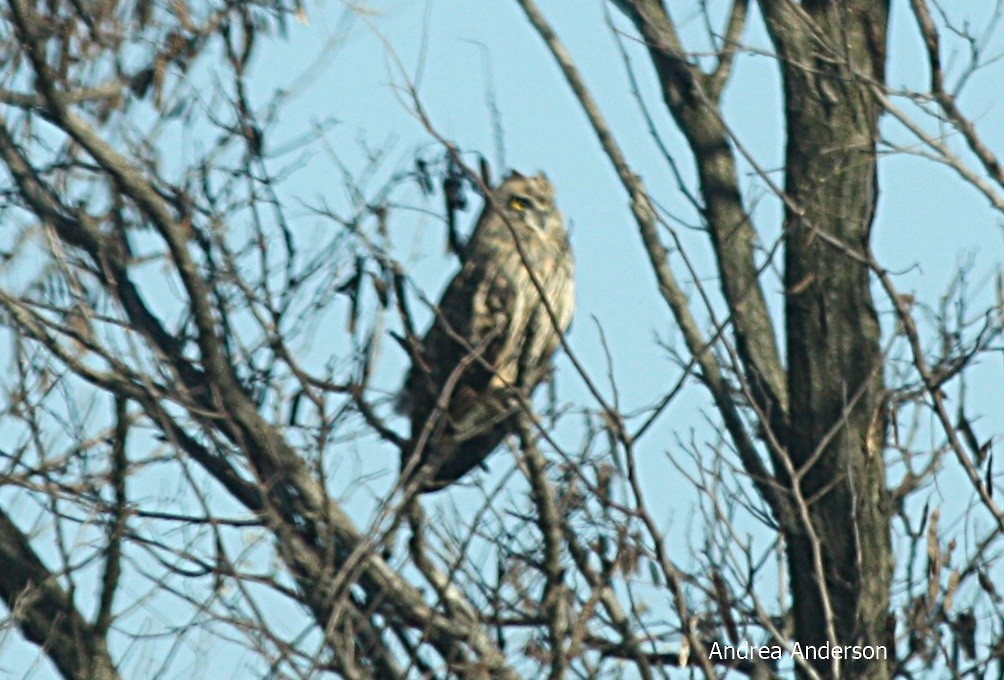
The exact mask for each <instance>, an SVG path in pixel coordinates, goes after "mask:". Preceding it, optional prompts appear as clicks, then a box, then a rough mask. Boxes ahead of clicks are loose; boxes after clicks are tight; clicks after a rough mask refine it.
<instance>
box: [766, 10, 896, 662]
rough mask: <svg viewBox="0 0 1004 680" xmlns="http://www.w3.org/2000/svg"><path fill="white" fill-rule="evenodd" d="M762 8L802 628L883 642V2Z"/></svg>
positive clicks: (887, 571)
mask: <svg viewBox="0 0 1004 680" xmlns="http://www.w3.org/2000/svg"><path fill="white" fill-rule="evenodd" d="M763 5H764V9H765V12H766V14H767V17H768V22H769V26H770V30H771V36H772V39H773V41H774V44H775V46H776V48H777V50H778V52H779V55H780V58H781V68H782V72H783V76H784V87H785V116H786V129H787V138H788V146H787V153H786V164H785V167H786V180H785V190H786V192H787V194H788V196H789V198H790V203H789V205H788V208H787V213H786V219H785V231H786V236H785V284H786V288H787V291H786V292H787V294H786V305H785V311H786V330H787V334H786V335H787V342H788V359H789V369H788V394H789V403H791V404H792V409H791V414H790V429H789V436H788V437H787V444H788V451H789V454H790V456H791V459H792V462H793V464H794V466H795V469H796V470H798V471H799V472H800V473H801V493H802V495H803V496H804V497H805V498H806V499H808V503H809V506H808V507H809V515H810V517H811V521H812V530H813V531H814V532H815V535H816V537H817V538H818V541H819V543H820V547H821V557H822V565H823V569H824V574H823V581H824V583H825V589H821V587H820V586H821V584H820V580H819V578H818V576H817V573H816V568H815V566H814V564H813V561H812V559H811V558H810V556H811V555H812V547H811V544H812V541H813V540H814V539H813V538H812V536H811V535H810V532H809V531H794V532H792V534H791V535H789V536H788V537H787V539H788V560H789V569H790V572H791V588H792V596H793V600H794V618H795V629H796V637H797V638H798V639H799V640H800V641H802V642H804V643H807V644H823V643H824V642H826V641H827V640H829V641H830V643H831V644H832V643H839V644H845V645H847V644H861V645H864V644H869V645H880V644H884V643H887V642H890V641H891V635H889V634H888V632H887V630H886V628H887V623H886V621H887V616H888V614H887V612H888V608H889V587H890V581H891V577H892V556H891V548H890V538H889V511H888V509H887V508H886V507H885V504H884V503H883V497H884V492H885V490H886V485H885V462H884V459H883V456H882V447H881V437H882V436H883V435H884V431H885V422H884V421H885V414H884V410H883V405H882V398H883V391H884V388H883V374H882V363H883V362H882V356H881V351H880V347H879V325H878V320H877V317H876V313H875V307H874V304H873V302H872V296H871V292H870V290H869V267H868V264H867V252H868V242H869V236H870V230H871V226H872V219H873V216H874V213H875V202H876V198H877V178H876V146H875V145H876V140H877V137H878V135H877V124H878V123H877V121H878V115H879V107H878V105H877V102H876V100H875V97H874V95H873V93H872V83H877V84H880V83H882V82H883V79H884V62H885V40H886V26H887V23H888V5H887V3H884V2H871V1H868V2H850V3H830V2H805V3H802V4H801V5H795V4H794V3H788V2H765V3H763ZM873 440H876V441H873ZM824 590H825V595H824ZM827 600H828V602H827ZM827 609H830V611H827ZM830 617H832V631H828V630H827V628H828V619H830ZM834 634H835V635H836V638H837V639H836V640H833V639H831V636H832V635H834ZM814 663H815V665H816V667H817V670H818V671H819V672H820V674H821V675H823V676H824V677H829V676H831V675H832V674H833V673H834V671H835V670H836V669H835V668H833V667H832V666H831V665H830V662H829V661H820V662H814ZM841 675H844V676H846V677H855V678H885V677H889V669H888V668H886V666H885V665H884V663H883V662H874V663H870V664H869V663H866V662H862V663H861V665H856V666H855V665H852V666H850V667H848V668H846V669H843V670H842V672H841Z"/></svg>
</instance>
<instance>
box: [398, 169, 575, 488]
mask: <svg viewBox="0 0 1004 680" xmlns="http://www.w3.org/2000/svg"><path fill="white" fill-rule="evenodd" d="M517 241H518V242H519V244H520V246H521V249H522V251H523V254H522V255H521V254H520V249H518V248H517V246H516V243H517ZM531 269H532V270H533V272H534V274H535V275H536V278H537V281H538V283H539V284H540V289H539V290H538V287H537V286H535V285H534V282H533V278H532V277H531V275H530V270H531ZM541 292H543V293H544V295H545V296H546V298H547V301H548V303H549V305H550V307H551V310H552V312H553V318H552V317H551V315H550V314H548V311H547V308H546V307H545V305H544V303H543V301H542V299H541ZM574 307H575V280H574V276H573V265H572V252H571V248H570V246H569V242H568V232H567V231H566V230H565V225H564V222H563V218H562V216H561V213H560V212H559V211H558V209H557V208H556V207H555V204H554V186H553V185H552V184H551V182H550V180H548V178H547V176H546V175H544V174H543V173H541V174H539V175H537V176H535V177H526V176H524V175H521V174H520V173H518V172H513V173H511V174H510V175H508V176H507V177H506V178H505V179H504V180H503V181H502V183H501V184H499V185H498V186H497V187H496V188H495V189H494V190H492V191H491V194H490V196H489V197H488V199H487V200H486V202H485V208H484V211H483V212H482V213H481V217H480V218H479V219H478V222H477V225H475V227H474V231H473V232H472V234H471V237H470V239H469V240H468V242H467V244H466V246H465V247H464V251H463V257H462V268H461V270H460V271H459V272H458V273H457V274H456V276H454V277H453V280H452V281H450V283H449V285H448V286H447V287H446V291H445V292H444V293H443V296H442V298H441V300H440V302H439V305H438V306H437V308H436V317H435V319H434V320H433V322H432V326H431V327H430V328H429V330H428V332H427V333H426V334H425V337H424V339H423V341H422V344H421V348H420V349H419V351H418V352H416V353H415V356H413V365H412V366H411V368H410V369H409V371H408V374H407V377H406V378H405V382H404V386H403V388H402V390H401V394H400V399H399V402H398V407H399V410H400V411H401V412H402V413H404V414H406V415H407V416H409V418H410V419H411V438H410V444H409V446H407V447H406V448H405V450H404V453H403V455H402V461H401V469H402V471H404V470H405V469H406V468H407V467H408V466H409V464H411V463H412V461H413V460H414V459H415V458H417V462H416V463H415V465H414V468H413V469H414V471H417V470H419V469H422V468H424V467H425V466H431V467H432V468H434V469H433V471H432V472H431V474H430V476H429V478H428V480H427V481H426V483H425V484H424V485H423V486H422V488H421V489H420V491H421V492H422V493H426V492H429V491H436V490H438V489H442V488H444V487H446V486H448V485H449V484H451V483H453V482H455V481H456V480H458V479H460V478H461V477H463V476H464V475H465V474H467V473H468V472H469V471H470V470H471V469H473V468H474V467H476V466H478V465H479V464H481V463H482V462H483V461H484V460H485V459H486V458H487V457H488V455H489V454H490V453H491V452H492V451H493V450H494V449H495V448H496V447H497V446H498V445H499V444H500V443H501V442H502V440H503V439H504V438H505V436H506V435H507V434H508V433H509V432H510V423H511V419H512V416H513V415H514V414H515V413H516V412H517V410H518V409H519V408H520V401H521V398H523V399H528V398H529V397H530V396H531V395H532V394H533V391H534V390H535V389H536V388H537V386H538V385H540V383H541V382H543V381H544V380H546V379H548V378H549V377H550V373H551V358H552V356H553V355H554V352H555V350H556V349H557V348H558V346H559V344H560V338H561V336H562V334H564V333H565V331H566V330H568V326H569V324H570V323H571V321H572V312H573V310H574Z"/></svg>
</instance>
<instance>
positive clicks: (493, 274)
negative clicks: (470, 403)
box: [412, 261, 522, 417]
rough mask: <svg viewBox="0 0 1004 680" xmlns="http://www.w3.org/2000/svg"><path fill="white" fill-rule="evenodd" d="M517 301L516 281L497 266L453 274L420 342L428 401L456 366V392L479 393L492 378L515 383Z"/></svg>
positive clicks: (469, 268) (468, 266)
mask: <svg viewBox="0 0 1004 680" xmlns="http://www.w3.org/2000/svg"><path fill="white" fill-rule="evenodd" d="M521 297H522V296H521V295H520V291H519V290H518V289H517V288H516V282H514V281H513V280H512V279H511V277H510V276H509V275H508V274H507V273H506V272H505V271H504V270H503V269H502V268H501V267H497V266H488V267H483V266H480V265H479V264H478V263H476V262H471V261H469V262H467V263H466V264H465V265H464V267H463V269H461V270H460V272H458V273H457V275H456V276H455V277H454V278H453V280H452V281H451V282H450V284H449V286H447V288H446V291H445V292H444V293H443V297H442V300H441V301H440V304H439V308H438V309H437V313H436V319H435V321H434V322H433V324H432V327H431V328H430V329H429V332H428V334H427V335H426V337H425V341H424V343H423V357H424V359H425V364H426V367H427V368H428V375H427V376H426V382H427V387H429V388H431V389H433V390H435V392H436V395H433V398H435V396H438V393H439V392H440V391H441V390H442V389H443V388H444V386H445V385H446V383H447V381H449V380H450V379H451V376H453V374H454V372H455V371H456V370H457V367H458V366H461V364H466V366H465V367H464V368H463V373H462V374H461V375H460V379H459V380H458V381H457V387H456V388H455V389H454V392H455V393H458V390H460V389H463V390H464V391H467V392H468V393H471V392H473V393H481V392H483V391H485V390H486V389H488V387H489V384H490V383H491V382H492V378H493V375H494V374H495V373H499V374H500V375H501V378H502V379H503V380H508V381H510V382H511V380H512V379H514V377H515V374H514V372H513V369H511V368H510V365H511V364H513V363H514V360H515V355H514V353H513V349H512V347H511V345H512V344H513V343H512V337H511V336H512V335H513V333H512V330H513V327H514V322H515V321H516V320H517V319H518V317H519V314H520V309H519V308H520V306H521V304H520V303H521ZM510 355H513V356H510ZM416 368H417V367H416ZM416 368H413V369H412V371H413V372H414V371H415V370H416ZM419 370H421V369H419ZM415 377H418V376H415ZM453 377H455V376H453ZM451 401H452V400H451ZM451 411H452V409H451ZM453 415H454V416H455V417H456V416H459V415H460V414H459V413H454V414H453Z"/></svg>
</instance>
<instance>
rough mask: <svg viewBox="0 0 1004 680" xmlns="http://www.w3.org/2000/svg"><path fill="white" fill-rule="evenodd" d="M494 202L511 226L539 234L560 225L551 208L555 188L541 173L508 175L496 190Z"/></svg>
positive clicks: (553, 207) (513, 173)
mask: <svg viewBox="0 0 1004 680" xmlns="http://www.w3.org/2000/svg"><path fill="white" fill-rule="evenodd" d="M495 199H496V201H497V204H498V206H499V207H500V208H502V209H503V210H504V211H505V212H506V214H507V215H508V216H509V218H510V219H511V220H513V222H514V223H522V224H526V225H528V226H530V227H533V228H534V229H538V230H540V231H541V232H546V231H548V230H549V229H553V228H556V227H559V226H561V215H560V213H558V210H557V207H556V206H555V205H554V185H553V184H551V180H549V179H548V178H547V175H545V174H544V173H543V172H541V173H538V174H537V175H535V176H533V177H527V176H526V175H522V174H520V173H518V172H516V171H513V172H511V173H509V175H508V176H506V178H505V179H504V180H502V183H501V184H500V185H499V186H498V187H497V188H496V189H495Z"/></svg>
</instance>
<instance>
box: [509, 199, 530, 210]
mask: <svg viewBox="0 0 1004 680" xmlns="http://www.w3.org/2000/svg"><path fill="white" fill-rule="evenodd" d="M529 207H530V202H529V201H527V200H526V199H525V198H520V197H519V196H512V197H510V198H509V209H510V210H515V211H516V212H523V211H524V210H526V209H527V208H529Z"/></svg>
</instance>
